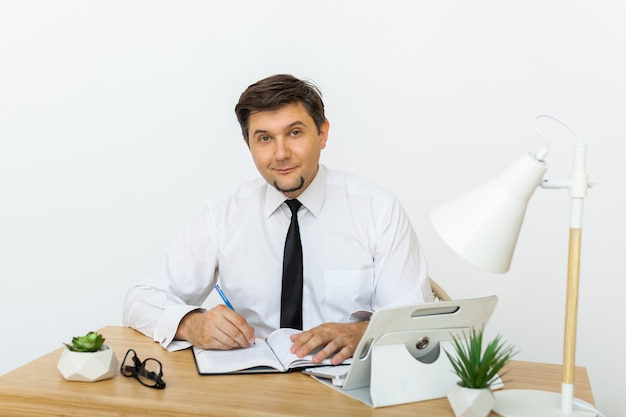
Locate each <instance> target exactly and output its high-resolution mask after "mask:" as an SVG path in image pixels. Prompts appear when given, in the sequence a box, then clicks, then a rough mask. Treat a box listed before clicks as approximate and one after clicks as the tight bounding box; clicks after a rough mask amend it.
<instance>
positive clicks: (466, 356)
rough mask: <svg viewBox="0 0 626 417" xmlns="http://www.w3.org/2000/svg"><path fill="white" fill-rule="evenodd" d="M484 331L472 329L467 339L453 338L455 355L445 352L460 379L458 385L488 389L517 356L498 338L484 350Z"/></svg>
mask: <svg viewBox="0 0 626 417" xmlns="http://www.w3.org/2000/svg"><path fill="white" fill-rule="evenodd" d="M483 330H484V329H480V330H476V329H474V328H472V330H471V331H470V334H469V336H466V335H465V332H463V336H464V337H456V336H454V335H453V336H452V344H453V346H454V350H455V353H456V356H454V355H452V354H451V353H449V352H447V351H446V355H448V359H450V363H452V367H453V368H454V372H455V373H456V374H457V376H458V377H459V378H460V379H461V381H460V382H459V385H460V386H462V387H466V388H479V389H480V388H489V386H490V385H491V384H492V383H493V382H494V381H495V380H497V379H498V377H502V376H503V375H504V374H500V375H498V372H499V371H500V370H501V369H502V367H503V366H504V365H506V363H507V362H508V361H509V359H511V358H512V357H513V356H515V355H516V354H517V352H516V351H515V349H514V348H513V346H511V345H507V344H506V343H504V342H503V341H502V336H501V335H498V336H496V337H495V339H493V340H492V341H491V342H489V343H488V344H487V346H486V347H485V348H484V350H483Z"/></svg>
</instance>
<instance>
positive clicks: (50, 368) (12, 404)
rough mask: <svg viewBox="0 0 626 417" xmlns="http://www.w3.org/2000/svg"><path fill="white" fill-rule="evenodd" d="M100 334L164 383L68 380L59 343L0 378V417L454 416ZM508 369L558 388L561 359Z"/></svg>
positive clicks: (514, 378)
mask: <svg viewBox="0 0 626 417" xmlns="http://www.w3.org/2000/svg"><path fill="white" fill-rule="evenodd" d="M100 332H101V333H102V334H103V335H104V337H105V338H106V342H107V343H108V344H109V345H110V346H111V347H112V348H113V349H114V351H115V354H116V356H117V358H118V359H119V360H120V362H121V360H122V359H123V357H124V355H125V353H126V351H127V350H128V349H129V348H131V347H132V348H133V349H135V351H136V352H137V355H138V356H139V358H140V359H142V360H143V359H145V358H147V357H154V358H157V359H159V360H160V361H161V362H162V363H163V371H164V376H163V379H164V380H165V381H166V383H167V388H165V389H164V390H156V389H152V388H147V387H144V386H143V385H141V384H140V383H139V382H138V381H137V380H135V379H134V378H126V377H124V376H122V375H120V374H119V372H118V374H117V376H115V377H114V378H112V379H108V380H105V381H99V382H70V381H66V380H64V379H63V377H62V376H61V374H60V372H59V371H58V370H57V368H56V365H57V362H58V359H59V356H60V355H61V350H62V349H64V348H63V347H60V348H59V349H57V350H55V351H53V352H51V353H49V354H47V355H45V356H43V357H41V358H39V359H36V360H35V361H33V362H31V363H29V364H27V365H24V366H22V367H21V368H18V369H16V370H14V371H12V372H9V373H7V374H5V375H3V376H0V415H2V416H52V415H72V416H74V415H75V416H121V415H123V416H134V415H137V416H145V415H150V416H188V415H189V416H193V415H196V416H198V415H202V416H243V415H245V416H265V417H269V416H271V417H275V416H287V415H288V416H319V415H329V414H330V415H334V416H411V417H415V416H418V415H422V416H452V417H454V414H453V412H452V409H451V408H450V406H449V404H448V400H447V399H445V398H443V399H438V400H432V401H423V402H418V403H411V404H403V405H397V406H392V407H385V408H377V409H373V408H370V407H368V406H366V405H364V404H362V403H360V402H359V401H357V400H354V399H352V398H350V397H348V396H346V395H343V394H341V393H339V392H335V391H334V390H332V389H330V388H328V387H326V386H324V385H323V384H321V383H319V382H317V381H314V380H313V379H312V378H311V377H308V376H305V375H302V374H301V373H299V372H294V373H289V374H264V375H220V376H200V375H198V373H197V371H196V367H195V364H194V361H193V355H192V353H191V351H190V350H184V351H178V352H172V353H170V352H167V351H166V350H164V349H163V348H161V346H160V345H158V344H157V343H154V342H152V340H150V339H149V338H147V337H145V336H143V335H142V334H140V333H137V332H135V331H134V330H131V329H128V328H124V327H113V326H110V327H105V328H103V329H101V330H100ZM508 367H509V370H510V372H509V374H508V375H507V376H506V377H505V379H506V380H509V382H507V383H506V387H507V388H533V389H541V390H549V391H555V392H559V390H560V385H561V383H560V380H561V366H560V365H548V364H537V363H530V362H518V361H512V362H511V363H510V365H509V366H508ZM576 396H577V397H578V398H581V399H583V400H586V401H588V402H590V403H593V395H592V392H591V387H590V385H589V379H588V377H587V372H586V370H585V369H584V368H580V367H579V368H576ZM492 415H494V416H495V414H493V413H492Z"/></svg>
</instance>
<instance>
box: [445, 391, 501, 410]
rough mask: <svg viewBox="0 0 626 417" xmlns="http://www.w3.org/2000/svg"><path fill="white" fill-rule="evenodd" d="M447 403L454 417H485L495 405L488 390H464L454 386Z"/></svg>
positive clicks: (494, 400)
mask: <svg viewBox="0 0 626 417" xmlns="http://www.w3.org/2000/svg"><path fill="white" fill-rule="evenodd" d="M448 401H449V402H450V405H451V406H452V411H454V415H455V416H456V417H486V416H487V415H489V413H490V412H491V409H492V408H493V406H494V405H495V403H496V399H495V398H494V396H493V393H492V392H491V389H489V388H483V389H477V388H465V387H462V386H460V385H458V384H457V385H455V386H454V388H452V391H450V393H449V394H448Z"/></svg>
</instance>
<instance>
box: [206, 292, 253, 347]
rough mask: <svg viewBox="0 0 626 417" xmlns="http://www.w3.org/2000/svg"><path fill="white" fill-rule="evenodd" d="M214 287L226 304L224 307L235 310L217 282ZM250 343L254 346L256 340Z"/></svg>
mask: <svg viewBox="0 0 626 417" xmlns="http://www.w3.org/2000/svg"><path fill="white" fill-rule="evenodd" d="M215 289H216V290H217V293H218V294H219V295H220V297H222V300H223V301H224V304H226V307H228V308H230V309H231V310H233V311H235V307H233V305H232V304H231V303H230V301H228V297H226V294H224V291H222V289H221V288H220V286H219V285H218V284H215ZM252 344H253V345H255V346H256V342H252Z"/></svg>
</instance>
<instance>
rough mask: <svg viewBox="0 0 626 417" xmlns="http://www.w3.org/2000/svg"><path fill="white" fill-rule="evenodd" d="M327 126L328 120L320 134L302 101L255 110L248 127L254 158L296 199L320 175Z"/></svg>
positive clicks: (269, 178)
mask: <svg viewBox="0 0 626 417" xmlns="http://www.w3.org/2000/svg"><path fill="white" fill-rule="evenodd" d="M328 128H329V123H328V121H326V122H324V124H323V125H322V128H321V130H320V132H319V133H318V131H317V127H316V126H315V122H314V121H313V118H312V117H311V116H309V114H308V113H307V112H306V110H305V109H304V107H303V106H302V104H300V103H293V104H287V105H285V106H283V107H280V108H279V109H277V110H272V111H262V112H258V113H254V114H252V115H251V116H250V120H249V127H248V132H249V137H250V139H249V142H248V146H249V148H250V153H251V154H252V159H253V160H254V163H255V165H256V167H257V169H258V170H259V172H260V173H261V175H262V176H263V178H265V180H266V181H267V182H268V183H269V184H271V185H273V186H274V187H276V189H277V190H279V191H281V192H282V193H283V194H285V196H287V197H288V198H296V197H298V196H299V195H300V194H301V193H302V192H303V191H304V190H305V189H306V187H308V186H309V184H310V183H311V181H313V178H315V174H317V169H318V163H319V159H320V154H321V151H322V149H324V148H325V147H326V139H327V138H328Z"/></svg>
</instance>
